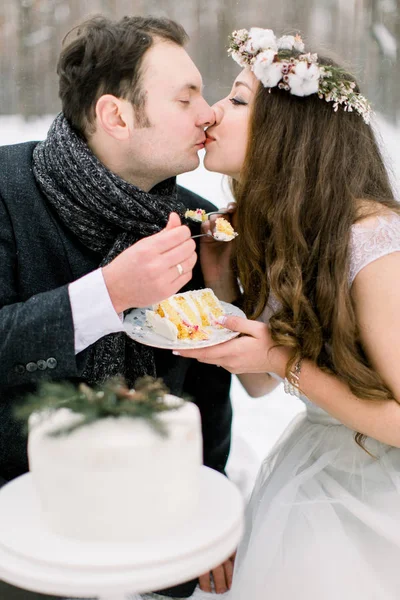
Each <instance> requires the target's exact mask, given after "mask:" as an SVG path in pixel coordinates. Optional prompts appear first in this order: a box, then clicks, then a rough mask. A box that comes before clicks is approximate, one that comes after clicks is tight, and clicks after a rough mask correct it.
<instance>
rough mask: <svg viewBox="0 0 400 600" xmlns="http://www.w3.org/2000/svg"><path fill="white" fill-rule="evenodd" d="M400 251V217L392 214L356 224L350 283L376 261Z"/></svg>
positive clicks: (352, 239)
mask: <svg viewBox="0 0 400 600" xmlns="http://www.w3.org/2000/svg"><path fill="white" fill-rule="evenodd" d="M399 251H400V216H399V215H396V214H395V213H390V215H387V216H384V217H383V216H380V217H375V218H373V219H367V220H365V221H362V222H361V223H356V224H355V225H353V227H352V231H351V258H350V270H349V283H350V285H351V284H352V283H353V281H354V279H355V277H356V275H357V274H358V273H359V272H360V271H361V269H363V268H364V267H366V266H367V265H369V264H370V263H371V262H373V261H374V260H376V259H378V258H381V257H382V256H385V255H386V254H391V253H392V252H399Z"/></svg>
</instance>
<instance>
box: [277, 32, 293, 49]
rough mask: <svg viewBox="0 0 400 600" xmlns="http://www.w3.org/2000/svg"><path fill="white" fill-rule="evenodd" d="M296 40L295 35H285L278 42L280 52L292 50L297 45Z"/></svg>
mask: <svg viewBox="0 0 400 600" xmlns="http://www.w3.org/2000/svg"><path fill="white" fill-rule="evenodd" d="M295 41H296V40H295V38H294V36H293V35H283V36H282V37H280V38H279V40H278V42H277V43H278V50H292V49H293V48H294V44H295Z"/></svg>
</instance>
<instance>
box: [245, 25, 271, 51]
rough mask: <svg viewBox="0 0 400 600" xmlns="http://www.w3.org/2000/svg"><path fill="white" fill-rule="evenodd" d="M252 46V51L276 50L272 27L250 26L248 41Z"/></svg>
mask: <svg viewBox="0 0 400 600" xmlns="http://www.w3.org/2000/svg"><path fill="white" fill-rule="evenodd" d="M247 43H250V44H251V47H252V48H253V50H252V52H257V51H258V50H267V49H268V48H271V49H272V50H278V44H277V42H276V37H275V34H274V32H273V31H272V29H261V27H252V28H251V29H250V31H249V41H248V42H247Z"/></svg>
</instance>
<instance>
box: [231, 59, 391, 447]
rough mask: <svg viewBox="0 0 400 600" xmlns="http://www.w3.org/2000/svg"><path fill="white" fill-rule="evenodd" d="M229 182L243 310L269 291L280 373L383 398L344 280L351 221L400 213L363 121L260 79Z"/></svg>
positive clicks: (256, 309) (253, 308)
mask: <svg viewBox="0 0 400 600" xmlns="http://www.w3.org/2000/svg"><path fill="white" fill-rule="evenodd" d="M319 63H320V64H332V62H331V61H330V60H328V59H321V58H320V59H319ZM349 77H350V76H349ZM357 89H358V88H356V91H357ZM232 187H233V193H234V196H235V199H236V201H237V230H238V233H239V237H238V238H237V241H236V244H237V246H236V247H237V252H236V262H237V267H238V274H239V278H240V281H241V284H242V286H243V291H244V302H245V311H246V314H247V315H248V316H249V317H251V318H257V317H258V316H259V315H260V314H261V313H262V311H263V309H264V307H265V306H266V304H267V301H268V298H269V295H270V293H272V294H273V296H275V298H276V299H277V300H278V301H279V302H280V304H281V308H280V309H279V310H278V312H276V313H275V314H274V315H273V316H272V317H271V319H270V322H269V325H270V329H271V334H272V338H273V340H274V341H275V342H276V343H277V344H280V345H283V346H289V347H291V348H292V349H293V356H292V359H291V361H290V362H289V364H288V368H287V369H288V371H289V370H290V369H291V368H292V366H293V364H294V363H295V362H296V361H297V360H298V359H299V358H300V357H303V358H308V359H310V360H312V361H314V362H315V363H316V364H317V365H318V366H319V367H321V368H322V369H324V370H325V371H327V372H331V373H334V374H336V375H337V376H338V377H340V379H342V380H343V381H344V382H346V383H347V384H348V385H349V387H350V389H351V391H352V392H353V393H354V394H355V395H356V396H358V397H360V398H365V399H370V400H382V399H389V398H392V397H393V396H392V393H391V392H390V390H389V389H388V388H387V386H386V385H385V384H384V382H383V381H382V379H381V377H380V376H379V374H378V373H377V372H376V371H375V370H374V369H373V368H372V366H371V364H370V362H369V361H368V358H367V357H366V355H365V353H364V351H363V348H362V346H361V343H360V337H359V332H358V329H357V323H356V318H355V310H354V306H353V302H352V298H351V295H350V285H349V262H350V234H351V227H352V225H353V224H354V223H355V222H356V221H357V220H359V219H360V218H362V216H363V214H365V213H366V212H367V213H371V212H375V213H376V212H377V210H378V212H379V210H380V209H382V208H384V207H387V208H388V209H390V210H392V211H394V212H396V213H400V210H399V207H398V204H397V202H396V201H395V199H394V195H393V191H392V189H391V185H390V182H389V177H388V174H387V171H386V169H385V166H384V164H383V160H382V157H381V154H380V151H379V148H378V145H377V142H376V140H375V137H374V134H373V131H372V129H371V127H370V126H369V125H367V124H365V123H364V121H363V119H362V117H361V116H360V115H358V114H357V113H354V112H353V113H348V112H345V111H344V110H343V108H341V107H340V108H339V110H338V111H337V112H334V110H333V104H332V103H331V102H326V101H324V100H322V99H319V98H318V96H317V95H316V94H313V95H311V96H307V97H304V98H303V97H297V96H293V95H291V94H290V93H288V92H286V91H284V90H280V89H278V88H273V89H266V88H264V87H263V86H262V85H261V84H259V86H258V89H257V92H256V95H255V99H254V104H253V108H252V114H251V118H250V129H249V143H248V147H247V152H246V159H245V164H244V166H243V170H242V172H241V177H240V181H234V182H233V183H232ZM361 207H363V210H361ZM362 437H363V436H362V435H361V434H357V436H356V440H357V442H358V443H361V441H362Z"/></svg>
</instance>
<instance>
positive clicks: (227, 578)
mask: <svg viewBox="0 0 400 600" xmlns="http://www.w3.org/2000/svg"><path fill="white" fill-rule="evenodd" d="M235 555H236V553H235V554H232V556H231V557H230V558H228V559H227V560H226V561H225V562H223V563H222V565H219V566H218V567H215V569H212V571H208V572H207V573H204V575H201V576H200V577H199V585H200V589H201V590H203V592H212V591H213V587H212V582H213V584H214V591H215V593H216V594H223V593H224V592H227V591H228V590H230V589H231V585H232V575H233V567H234V564H235Z"/></svg>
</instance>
